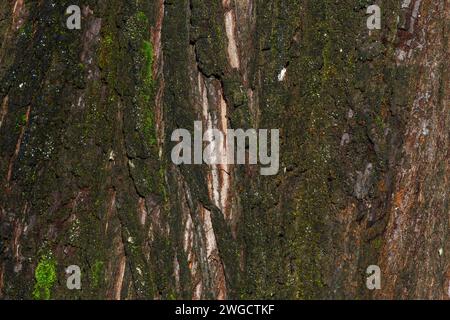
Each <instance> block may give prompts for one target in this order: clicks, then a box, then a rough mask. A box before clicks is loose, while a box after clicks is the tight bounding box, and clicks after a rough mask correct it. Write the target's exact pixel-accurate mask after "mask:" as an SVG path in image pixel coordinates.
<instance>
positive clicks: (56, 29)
mask: <svg viewBox="0 0 450 320" xmlns="http://www.w3.org/2000/svg"><path fill="white" fill-rule="evenodd" d="M72 4H77V5H79V6H80V7H81V9H82V28H81V30H69V29H68V28H67V27H66V19H67V15H65V11H66V8H67V7H69V6H70V5H72ZM371 4H378V5H379V6H380V8H381V10H382V28H381V30H368V28H367V26H366V20H367V18H368V15H367V14H366V8H367V7H368V6H369V5H371ZM449 15H450V6H449V2H448V1H446V0H411V1H406V0H405V1H395V0H383V1H376V0H374V1H366V0H361V1H354V0H343V1H331V0H304V1H297V0H290V1H287V0H284V1H283V0H270V1H262V0H221V1H219V0H214V1H201V0H177V1H171V0H147V1H127V0H98V1H93V0H84V1H66V0H61V1H58V2H57V3H53V2H52V1H31V0H7V1H2V2H1V3H0V43H1V47H0V79H1V81H0V181H1V182H0V183H1V190H2V192H1V193H0V298H3V299H31V298H36V299H41V298H51V299H80V298H81V299H225V298H227V299H275V298H276V299H380V298H383V299H386V298H387V299H413V298H414V299H416V298H422V299H423V298H424V299H450V254H449V252H450V239H449V235H450V233H449V229H450V228H449V227H450V209H449V198H450V197H449V195H450V192H449V190H450V152H449V150H450V134H449V133H450V107H449V101H450V99H449V93H450V86H449V81H448V80H449V79H448V70H449V49H448V48H449V47H448V45H449V37H448V34H449V21H450V19H449V18H450V17H449ZM194 121H202V123H203V129H204V130H206V129H208V128H216V129H219V130H221V131H222V132H224V133H225V132H226V129H227V128H233V129H238V128H242V129H249V128H255V129H280V170H279V172H278V174H277V175H274V176H262V175H260V166H259V165H206V164H203V165H180V166H176V165H175V164H173V163H172V160H171V151H172V148H173V146H174V145H175V143H174V142H172V141H171V135H172V132H173V131H174V130H175V129H177V128H185V129H188V130H190V131H191V132H193V131H194ZM70 265H78V266H79V267H80V268H81V274H82V289H81V290H69V289H68V288H67V286H66V279H67V274H66V272H65V269H66V268H67V267H68V266H70ZM370 265H378V266H380V268H381V281H382V288H381V290H374V291H371V290H368V289H367V287H366V278H367V276H368V275H367V274H366V269H367V267H368V266H370Z"/></svg>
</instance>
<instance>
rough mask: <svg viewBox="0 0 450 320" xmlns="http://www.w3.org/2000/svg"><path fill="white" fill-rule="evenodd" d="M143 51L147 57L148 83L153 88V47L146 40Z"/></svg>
mask: <svg viewBox="0 0 450 320" xmlns="http://www.w3.org/2000/svg"><path fill="white" fill-rule="evenodd" d="M142 50H143V53H144V57H145V71H146V81H148V84H149V85H151V86H153V76H152V73H153V46H152V44H151V42H150V41H146V40H144V43H143V48H142Z"/></svg>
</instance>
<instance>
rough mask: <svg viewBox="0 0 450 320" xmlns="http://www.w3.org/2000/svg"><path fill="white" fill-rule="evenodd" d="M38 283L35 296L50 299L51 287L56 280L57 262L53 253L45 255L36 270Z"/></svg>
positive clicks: (35, 297)
mask: <svg viewBox="0 0 450 320" xmlns="http://www.w3.org/2000/svg"><path fill="white" fill-rule="evenodd" d="M34 277H35V279H36V283H35V285H34V291H33V298H34V299H36V300H49V299H50V294H51V289H52V287H53V285H54V284H55V282H56V262H55V260H54V258H53V257H52V256H51V255H44V256H42V257H41V260H40V261H39V263H38V265H37V267H36V271H35V272H34Z"/></svg>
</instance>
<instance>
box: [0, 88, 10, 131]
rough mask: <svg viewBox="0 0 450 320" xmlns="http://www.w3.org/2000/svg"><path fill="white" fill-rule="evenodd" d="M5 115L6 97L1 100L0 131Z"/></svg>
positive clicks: (6, 110) (6, 111)
mask: <svg viewBox="0 0 450 320" xmlns="http://www.w3.org/2000/svg"><path fill="white" fill-rule="evenodd" d="M7 113H8V96H6V97H5V98H3V103H2V109H1V110H0V129H1V128H2V125H3V120H4V119H5V116H6V114H7Z"/></svg>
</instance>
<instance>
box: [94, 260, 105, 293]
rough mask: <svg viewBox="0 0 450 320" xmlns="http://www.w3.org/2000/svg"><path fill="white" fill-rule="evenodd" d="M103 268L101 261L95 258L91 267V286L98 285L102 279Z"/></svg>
mask: <svg viewBox="0 0 450 320" xmlns="http://www.w3.org/2000/svg"><path fill="white" fill-rule="evenodd" d="M103 268H104V263H103V261H100V260H96V261H95V262H94V264H93V265H92V267H91V274H92V283H91V286H92V287H93V288H96V287H98V286H99V284H100V283H101V281H102V275H103Z"/></svg>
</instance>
